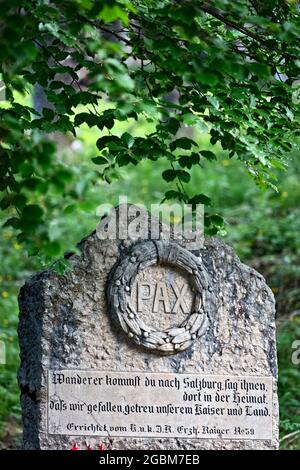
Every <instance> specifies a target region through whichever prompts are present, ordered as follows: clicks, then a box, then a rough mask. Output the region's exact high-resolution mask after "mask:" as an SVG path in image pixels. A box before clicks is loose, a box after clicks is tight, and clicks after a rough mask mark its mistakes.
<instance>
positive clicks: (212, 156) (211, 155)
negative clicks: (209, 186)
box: [200, 150, 217, 161]
mask: <svg viewBox="0 0 300 470" xmlns="http://www.w3.org/2000/svg"><path fill="white" fill-rule="evenodd" d="M200 153H201V155H202V157H204V158H207V160H210V161H212V160H217V156H216V154H215V153H214V152H211V151H210V150H201V151H200Z"/></svg>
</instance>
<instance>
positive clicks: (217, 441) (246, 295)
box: [19, 233, 278, 449]
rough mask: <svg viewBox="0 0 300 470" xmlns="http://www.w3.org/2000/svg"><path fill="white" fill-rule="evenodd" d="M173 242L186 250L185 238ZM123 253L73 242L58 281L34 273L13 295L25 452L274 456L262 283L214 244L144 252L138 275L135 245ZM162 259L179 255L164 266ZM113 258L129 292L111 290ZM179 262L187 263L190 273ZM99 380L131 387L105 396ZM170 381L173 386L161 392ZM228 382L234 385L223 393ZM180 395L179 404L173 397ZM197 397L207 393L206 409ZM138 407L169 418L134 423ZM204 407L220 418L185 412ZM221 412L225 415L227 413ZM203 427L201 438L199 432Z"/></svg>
mask: <svg viewBox="0 0 300 470" xmlns="http://www.w3.org/2000/svg"><path fill="white" fill-rule="evenodd" d="M133 241H135V240H133ZM177 242H178V243H179V245H180V246H182V247H184V246H185V243H184V240H177ZM147 243H151V241H148V242H147ZM131 244H132V243H131V242H130V241H128V242H126V243H125V242H124V241H123V242H121V241H119V240H99V238H98V237H97V234H96V233H94V234H92V235H90V236H89V237H87V238H86V239H85V240H83V241H82V243H81V252H82V254H81V255H80V256H79V255H74V256H72V257H71V258H70V261H71V263H72V265H73V270H72V271H70V272H68V273H66V274H65V275H64V276H59V275H57V274H55V273H54V272H52V271H51V270H47V271H44V272H42V273H40V274H37V275H36V276H34V277H32V278H31V279H30V280H29V281H28V282H27V283H26V284H25V286H24V287H23V288H22V290H21V293H20V299H19V302H20V324H19V340H20V348H21V367H20V371H19V383H20V387H21V401H22V411H23V424H24V436H23V445H24V448H26V449H38V448H42V449H48V448H50V449H69V448H70V447H71V445H72V442H74V441H75V440H76V442H78V444H79V445H80V446H82V447H84V446H85V442H86V440H88V442H89V444H90V445H91V446H92V447H96V446H97V445H98V444H99V442H110V444H111V445H112V446H113V448H115V449H257V448H258V449H273V448H276V447H277V445H278V403H277V382H276V380H277V363H276V343H275V322H274V314H275V309H274V298H273V295H272V292H271V291H270V289H269V288H268V287H267V286H266V284H265V281H264V279H263V278H262V276H261V275H260V274H258V273H257V272H256V271H254V270H253V269H251V268H249V267H248V266H246V265H244V264H242V263H240V261H239V259H238V258H237V256H236V255H235V254H234V252H233V250H232V249H231V248H230V247H228V246H227V245H225V244H224V243H223V242H222V241H220V240H218V239H215V238H209V239H206V240H205V243H204V245H203V246H202V247H201V248H200V249H199V250H197V251H194V252H193V253H191V255H190V256H189V255H188V256H187V259H188V261H186V259H185V256H186V252H185V251H180V250H179V251H178V252H177V251H176V249H175V251H174V250H173V247H171V249H170V252H169V253H167V252H166V251H164V249H162V251H161V252H160V249H161V246H160V245H155V246H156V249H157V259H156V261H155V259H154V261H151V262H150V265H147V263H146V266H144V265H143V266H142V265H140V266H138V270H137V272H136V273H135V268H136V265H137V263H138V261H137V260H136V259H132V256H131V253H132V252H133V251H132V250H135V249H136V248H135V246H134V247H132V246H131ZM141 246H142V247H143V246H144V245H143V244H142V245H141ZM147 246H148V247H149V246H150V245H147ZM166 246H169V245H168V244H167V245H166ZM152 248H153V247H151V251H152ZM142 251H143V253H144V255H145V250H144V249H143V250H142ZM146 251H147V250H146ZM154 252H155V250H154ZM172 253H173V254H174V253H177V254H178V253H180V254H182V255H183V258H180V256H181V255H180V256H179V257H178V256H177V257H175V258H176V259H171V258H172ZM152 255H153V253H152V254H151V256H152ZM167 255H168V256H169V259H170V260H171V262H170V263H169V264H166V262H165V261H166V260H165V257H166V256H167ZM151 256H150V258H149V260H153V257H152V258H151ZM134 258H136V256H134ZM130 260H131V261H130ZM157 260H158V262H157ZM178 260H179V261H180V262H182V263H183V268H182V270H180V268H178V266H177V264H178ZM123 261H124V263H125V265H126V266H127V267H126V273H127V274H128V279H131V284H130V285H128V289H126V287H127V284H126V283H125V284H122V283H123V281H124V279H127V277H126V276H127V274H126V273H125V271H124V270H123V268H122V266H123V265H122V263H123ZM127 261H128V263H127ZM185 262H187V264H186V265H185ZM126 263H127V264H126ZM151 263H152V264H151ZM189 263H192V264H193V263H196V267H194V268H193V270H192V272H191V273H189V272H188V270H189V266H190V264H189ZM118 269H119V272H120V275H118ZM201 270H202V271H201ZM201 273H203V274H201ZM125 274H126V275H125ZM129 274H130V275H129ZM118 276H119V277H118ZM108 279H110V281H114V282H116V281H118V280H120V285H119V284H118V283H117V285H116V286H115V287H114V288H113V289H110V287H109V286H108V285H107V282H108ZM124 282H125V281H124ZM182 291H183V294H182V295H181V293H182ZM111 294H114V296H112V295H111ZM107 296H108V298H107ZM204 320H205V321H204ZM201 322H202V323H201ZM194 323H196V326H195V328H194V329H193V324H194ZM198 332H199V335H198ZM151 341H152V343H151ZM176 341H177V342H176ZM170 344H171V345H173V346H174V347H173V346H172V348H173V349H172V348H170ZM176 345H179V346H176ZM152 346H153V347H152ZM175 346H176V348H175ZM180 348H182V349H180ZM59 371H60V372H59ZM58 373H60V374H64V376H65V377H68V378H69V379H71V378H72V377H74V376H75V377H76V376H79V377H80V378H81V380H83V379H86V381H85V382H86V383H73V384H69V383H66V382H64V383H59V382H57V383H55V380H54V379H53V377H55V376H56V375H55V374H58ZM107 377H108V378H110V379H111V380H112V379H113V378H114V379H117V378H126V377H127V379H133V378H134V377H138V378H139V380H138V379H136V380H137V382H138V383H136V386H135V387H133V386H132V385H131V388H130V386H125V385H124V383H123V385H122V382H120V384H121V385H119V386H117V387H116V386H115V385H111V384H109V383H106V380H107ZM146 377H148V379H151V377H152V379H155V386H153V387H146V385H145V378H146ZM88 378H90V384H87V379H88ZM101 378H102V379H103V384H102V385H99V384H98V383H97V381H98V382H101V380H100V379H101ZM192 378H195V379H196V383H197V384H198V388H197V387H195V388H193V387H192V386H190V387H187V388H186V389H184V388H183V386H184V379H187V380H188V381H189V383H191V381H192ZM159 380H161V382H159ZM201 380H202V381H203V380H210V381H211V382H214V383H215V384H217V383H219V385H215V387H219V388H220V390H219V392H218V390H217V389H215V390H208V389H207V390H205V387H204V389H203V387H202V390H201V385H200V384H201ZM94 381H96V383H94ZM156 381H157V383H156ZM197 381H198V382H197ZM163 383H165V384H167V385H168V386H166V385H165V386H162V384H163ZM178 383H179V384H181V385H179V388H176V387H177V386H175V387H174V386H173V385H172V384H178ZM159 384H160V385H159ZM225 384H227V388H226V385H225ZM229 384H235V385H231V386H232V389H229V388H228V386H229ZM242 384H244V385H242ZM245 384H248V386H249V387H250V385H249V384H252V385H253V387H254V389H253V390H250V389H249V387H248V388H247V386H246V385H245ZM132 387H133V388H132ZM234 387H236V390H234ZM243 387H244V388H243ZM245 387H246V388H245ZM199 388H200V389H199ZM185 392H186V393H187V394H188V395H189V396H190V399H186V400H184V393H185ZM199 393H200V395H199ZM205 394H208V395H211V396H210V398H208V401H205V398H204V396H206V395H205ZM186 396H187V395H186ZM76 400H77V404H78V409H76V406H75V402H76ZM226 400H227V401H226ZM251 400H252V403H251ZM100 402H102V403H108V402H110V405H107V406H112V405H122V406H125V405H128V406H132V407H133V408H132V409H133V412H132V413H130V414H129V415H124V412H123V408H122V407H121V409H120V408H117V410H119V411H116V412H108V411H105V407H104V408H103V411H101V410H102V408H101V405H99V403H100ZM63 403H64V404H65V405H63ZM84 403H85V404H84ZM70 405H72V406H71V407H70ZM80 405H82V409H80V408H81V406H80ZM137 405H139V406H140V407H142V406H154V407H160V406H169V407H173V408H172V409H174V410H177V414H176V413H175V412H174V413H170V412H169V414H164V413H158V411H157V410H158V409H157V408H155V409H154V410H153V411H154V412H153V414H152V413H146V415H145V411H147V410H146V408H145V409H143V408H140V409H141V410H142V412H139V411H137V410H138V407H137ZM60 406H61V409H59V407H60ZM187 406H189V407H191V409H192V414H190V413H188V412H183V413H180V407H183V410H184V407H187ZM247 406H248V408H247ZM55 407H58V409H55ZM93 407H94V408H93ZM204 407H206V408H207V409H208V408H211V409H212V408H214V410H216V409H224V410H223V415H222V414H219V415H212V414H205V415H196V409H198V411H199V412H200V408H204ZM73 408H74V409H73ZM229 409H230V410H233V409H234V410H235V411H234V414H231V415H229V414H228V410H229ZM240 409H241V410H242V411H241V412H240V411H239V410H240ZM89 410H91V413H90V412H89ZM99 410H100V411H99ZM169 410H170V409H169ZM178 410H179V411H178ZM247 410H248V411H247ZM185 411H187V410H185ZM219 413H222V412H221V411H219ZM239 413H241V415H239ZM158 414H159V416H158ZM97 422H98V423H100V424H99V426H100V425H101V423H102V426H103V424H106V430H103V429H102V428H101V429H100V428H99V429H98V428H92V427H90V428H88V426H89V425H91V424H92V423H94V425H95V424H97ZM70 423H71V424H70ZM72 423H73V428H72ZM156 425H157V426H161V428H158V431H157V432H156V431H153V430H152V431H149V428H147V429H148V431H147V429H146V430H142V427H143V426H145V427H147V426H150V428H151V429H152V428H153V429H154V426H156ZM74 426H83V427H82V428H80V429H78V428H76V429H75V427H74ZM85 426H86V430H85ZM110 426H111V428H112V430H109V431H107V429H110ZM122 426H123V428H122ZM165 426H167V427H168V426H169V427H170V429H171V431H170V429H169V428H165ZM180 426H182V429H186V431H181V428H180ZM205 426H206V427H207V431H209V430H211V433H207V434H206V433H205V429H206V428H205ZM135 427H136V428H135ZM114 428H115V429H117V431H114ZM125 428H126V429H125ZM122 429H123V430H122ZM155 429H156V428H155ZM166 429H167V430H168V429H169V430H168V431H166ZM213 430H215V434H214V432H213ZM218 430H219V431H220V432H219V433H218ZM226 430H227V431H226ZM251 430H252V431H251ZM222 431H223V432H222Z"/></svg>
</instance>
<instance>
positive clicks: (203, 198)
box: [188, 194, 211, 206]
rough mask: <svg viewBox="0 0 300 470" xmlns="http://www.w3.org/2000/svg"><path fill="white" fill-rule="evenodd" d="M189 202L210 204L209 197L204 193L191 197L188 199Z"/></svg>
mask: <svg viewBox="0 0 300 470" xmlns="http://www.w3.org/2000/svg"><path fill="white" fill-rule="evenodd" d="M188 203H189V204H192V205H194V204H204V205H205V206H211V199H210V197H208V196H205V194H197V195H195V196H193V197H191V198H190V199H189V201H188Z"/></svg>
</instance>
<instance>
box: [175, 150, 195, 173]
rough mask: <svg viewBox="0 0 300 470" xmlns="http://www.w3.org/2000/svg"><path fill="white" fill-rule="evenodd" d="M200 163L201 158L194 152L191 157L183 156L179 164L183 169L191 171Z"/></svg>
mask: <svg viewBox="0 0 300 470" xmlns="http://www.w3.org/2000/svg"><path fill="white" fill-rule="evenodd" d="M199 162H200V156H199V155H198V154H197V153H195V152H192V153H191V154H190V155H181V157H179V159H178V163H179V165H180V166H182V167H183V168H189V169H191V168H192V166H193V165H197V164H199Z"/></svg>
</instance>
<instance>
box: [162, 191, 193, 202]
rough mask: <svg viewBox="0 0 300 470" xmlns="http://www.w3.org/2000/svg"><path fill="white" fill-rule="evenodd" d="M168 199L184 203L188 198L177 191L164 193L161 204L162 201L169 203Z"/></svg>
mask: <svg viewBox="0 0 300 470" xmlns="http://www.w3.org/2000/svg"><path fill="white" fill-rule="evenodd" d="M170 199H175V200H178V201H185V202H187V200H188V196H187V195H186V194H184V193H180V192H179V191H173V190H170V191H167V192H166V193H165V197H164V199H163V200H162V203H163V202H164V201H169V200H170Z"/></svg>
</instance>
